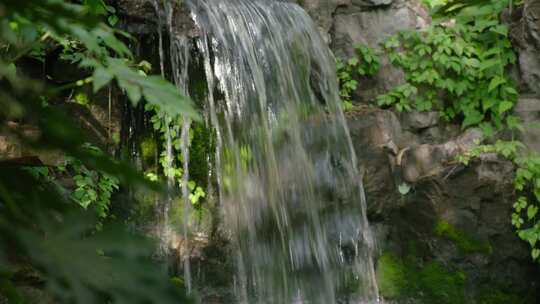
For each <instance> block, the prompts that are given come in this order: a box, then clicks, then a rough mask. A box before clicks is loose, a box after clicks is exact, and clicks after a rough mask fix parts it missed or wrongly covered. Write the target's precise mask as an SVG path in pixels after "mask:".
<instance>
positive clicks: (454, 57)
mask: <svg viewBox="0 0 540 304" xmlns="http://www.w3.org/2000/svg"><path fill="white" fill-rule="evenodd" d="M507 6H508V1H506V0H493V1H489V2H486V3H483V4H481V5H477V6H472V7H469V8H467V9H463V10H462V11H460V12H459V14H457V15H456V16H455V17H454V19H451V20H448V19H447V20H444V21H445V22H442V21H439V22H438V23H436V24H434V25H432V26H430V27H428V28H427V29H425V30H423V31H408V32H401V33H399V34H397V35H395V36H393V37H391V38H389V39H388V40H387V41H386V42H385V43H384V48H385V49H386V51H387V52H388V54H389V58H390V60H391V62H392V63H393V64H394V65H396V66H399V67H401V68H402V69H403V70H404V72H405V80H406V83H405V84H403V85H400V86H397V87H395V88H394V89H392V90H391V91H390V92H388V93H387V94H384V95H381V96H379V97H378V104H379V105H380V106H392V107H395V108H396V110H398V111H400V112H401V111H410V110H412V109H416V110H419V111H428V110H439V111H440V113H441V115H442V117H444V118H446V119H447V120H455V119H458V120H460V121H461V122H462V126H463V127H464V128H465V127H468V126H475V125H479V126H480V127H482V128H483V130H484V132H485V133H487V134H488V135H490V134H493V133H494V130H497V129H500V128H502V127H503V126H504V125H505V124H507V125H509V126H515V125H516V122H517V121H516V118H515V117H513V116H511V115H510V114H509V113H510V110H511V109H512V108H513V106H514V105H515V103H516V101H517V97H518V93H517V90H516V87H515V84H514V83H513V81H512V79H511V78H510V76H509V75H508V73H507V68H508V66H509V65H511V64H513V63H515V61H516V56H515V54H514V52H513V50H512V45H511V43H510V40H509V39H508V29H507V27H506V26H505V25H503V24H501V22H500V21H499V15H500V13H501V11H502V10H503V9H504V8H505V7H507Z"/></svg>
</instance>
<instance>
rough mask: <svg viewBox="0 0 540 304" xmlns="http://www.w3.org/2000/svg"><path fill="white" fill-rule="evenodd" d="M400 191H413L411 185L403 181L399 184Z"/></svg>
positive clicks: (402, 193) (404, 193) (404, 192)
mask: <svg viewBox="0 0 540 304" xmlns="http://www.w3.org/2000/svg"><path fill="white" fill-rule="evenodd" d="M398 191H399V193H400V194H401V195H406V194H407V193H409V192H410V191H411V186H409V184H407V183H402V184H401V185H399V186H398Z"/></svg>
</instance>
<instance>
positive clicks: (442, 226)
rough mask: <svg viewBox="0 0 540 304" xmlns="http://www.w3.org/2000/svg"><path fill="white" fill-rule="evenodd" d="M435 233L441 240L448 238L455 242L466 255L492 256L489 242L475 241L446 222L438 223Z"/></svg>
mask: <svg viewBox="0 0 540 304" xmlns="http://www.w3.org/2000/svg"><path fill="white" fill-rule="evenodd" d="M434 233H435V235H437V236H439V237H441V238H446V239H448V240H450V241H452V242H454V243H455V244H456V245H457V246H458V248H459V250H460V251H461V252H462V253H464V254H470V253H482V254H485V255H490V254H491V253H492V248H491V245H490V244H489V242H482V241H478V240H475V239H473V238H471V237H469V236H467V235H466V234H465V233H464V232H462V231H460V230H458V229H456V228H455V227H454V226H452V225H451V224H450V223H448V222H446V221H444V220H439V221H437V223H436V224H435V228H434Z"/></svg>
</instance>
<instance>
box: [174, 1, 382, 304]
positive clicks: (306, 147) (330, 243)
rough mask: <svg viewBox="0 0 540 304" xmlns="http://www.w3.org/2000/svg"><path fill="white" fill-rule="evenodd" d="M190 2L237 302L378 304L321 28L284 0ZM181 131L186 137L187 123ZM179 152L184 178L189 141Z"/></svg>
mask: <svg viewBox="0 0 540 304" xmlns="http://www.w3.org/2000/svg"><path fill="white" fill-rule="evenodd" d="M186 2H187V5H188V7H189V8H190V10H191V13H192V17H193V19H194V21H195V23H196V25H197V27H198V28H199V30H200V37H199V40H198V42H197V47H198V49H199V51H200V53H201V54H202V57H203V65H204V69H205V75H206V81H207V85H208V94H207V96H206V99H207V100H206V109H207V113H206V116H207V117H209V118H210V122H211V124H212V127H213V129H214V131H215V134H216V137H217V151H216V164H215V168H216V175H217V178H218V185H219V198H220V206H221V208H222V211H223V217H224V218H223V223H224V228H225V229H226V230H227V231H229V232H230V236H231V239H232V240H233V243H234V245H235V248H236V256H235V259H236V265H237V275H236V277H235V278H234V281H235V287H236V288H235V289H236V295H237V297H238V302H239V303H249V304H253V303H268V304H269V303H276V304H286V303H313V304H317V303H320V304H333V303H342V302H345V303H371V302H376V301H377V300H378V290H377V284H376V280H375V274H374V267H373V260H372V252H373V247H374V244H373V238H372V236H371V231H370V228H369V224H368V221H367V217H366V199H365V196H364V190H363V185H362V183H361V177H360V176H359V173H358V167H357V166H358V164H357V160H356V156H355V152H354V149H353V147H352V144H351V139H350V136H349V132H348V129H347V126H346V123H345V119H344V116H343V113H342V110H341V106H340V104H341V102H340V100H339V97H338V84H337V79H336V75H335V62H334V59H333V56H332V54H331V52H330V51H329V49H328V47H327V45H326V44H325V43H324V42H323V40H322V38H321V36H320V34H319V33H318V31H317V27H316V25H315V24H314V23H313V22H312V20H311V19H310V18H309V16H308V15H307V14H306V13H305V11H304V10H303V9H302V8H300V7H299V6H298V5H296V4H291V3H289V2H287V1H282V0H187V1H186ZM166 7H168V10H166V11H168V12H171V11H172V9H171V6H167V5H166ZM168 16H172V13H171V14H168ZM169 18H171V17H169ZM172 21H173V20H167V24H169V26H170V28H169V34H170V35H171V56H172V58H171V62H172V66H173V73H174V78H175V81H176V83H177V85H179V88H180V89H186V86H187V85H185V86H183V84H186V83H187V82H186V79H188V77H189V75H187V65H188V62H189V54H188V53H187V51H186V50H187V49H186V47H185V45H186V43H187V42H186V41H187V38H186V37H177V36H175V35H176V34H175V31H174V29H173V28H172V24H173V22H172ZM183 127H184V128H183V131H185V132H187V131H186V130H189V122H186V121H184V124H183ZM182 135H183V138H185V137H184V136H186V133H184V132H182ZM182 148H183V149H182V151H183V155H184V157H187V158H185V159H184V164H185V168H184V170H185V172H188V169H189V167H188V164H189V155H188V153H184V152H187V150H186V151H184V149H187V148H188V145H187V143H185V144H184V145H183V147H182ZM186 155H187V156H186ZM188 177H189V175H188V174H185V178H188ZM186 181H187V180H186ZM183 184H184V185H185V184H187V183H183ZM183 190H186V189H183ZM186 194H187V193H186V192H184V197H187V195H186ZM188 203H189V202H188ZM188 203H186V206H188V205H189V204H188ZM186 208H188V207H186ZM188 211H189V210H188V209H186V212H185V215H187V214H188ZM186 223H187V218H186ZM188 228H189V227H185V229H184V231H186V232H187V230H188ZM186 237H187V234H186ZM185 260H186V264H185V266H184V273H185V279H186V282H188V286H190V285H189V284H190V283H189V282H190V271H189V260H188V259H185ZM231 280H232V279H231Z"/></svg>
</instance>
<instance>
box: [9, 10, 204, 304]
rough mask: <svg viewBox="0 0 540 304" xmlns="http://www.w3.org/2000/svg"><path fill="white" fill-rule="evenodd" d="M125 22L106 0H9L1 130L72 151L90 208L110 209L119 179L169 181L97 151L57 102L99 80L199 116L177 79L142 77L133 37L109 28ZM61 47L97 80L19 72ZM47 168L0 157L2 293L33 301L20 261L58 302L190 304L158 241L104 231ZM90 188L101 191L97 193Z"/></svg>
mask: <svg viewBox="0 0 540 304" xmlns="http://www.w3.org/2000/svg"><path fill="white" fill-rule="evenodd" d="M106 22H107V23H108V24H107V23H106ZM115 23H116V21H115V17H114V11H113V9H112V8H111V7H110V6H108V5H106V4H105V3H104V2H103V1H101V0H85V1H82V3H81V2H79V3H75V1H72V2H68V1H63V0H39V1H30V0H26V1H20V0H1V1H0V132H2V133H10V134H11V135H13V136H16V137H17V138H18V139H19V140H20V141H21V142H22V143H24V144H25V145H27V146H28V147H31V148H32V149H33V150H35V151H40V150H46V151H48V150H54V151H60V152H62V153H63V154H64V155H67V156H69V157H71V159H72V160H73V161H72V162H71V167H72V168H71V170H74V172H77V168H78V169H79V171H80V173H81V174H77V175H76V176H80V178H76V187H77V189H78V190H81V191H82V192H84V193H82V192H81V191H79V192H77V191H78V190H76V192H77V193H79V194H80V195H79V194H77V195H76V199H77V201H79V202H80V204H81V205H83V207H84V205H89V204H92V203H95V204H96V205H101V206H102V207H103V208H105V206H106V205H107V201H108V200H109V199H110V194H111V192H112V190H113V189H114V188H115V187H116V183H117V182H116V181H118V182H120V183H122V184H124V185H130V186H136V187H139V188H149V189H154V190H159V189H161V187H160V186H159V185H158V184H155V183H152V182H150V181H148V180H147V179H146V178H145V177H144V176H142V175H141V174H139V173H138V172H136V170H134V169H132V168H131V167H130V166H129V165H127V164H124V163H119V162H117V161H114V160H112V159H111V158H110V157H109V156H108V155H106V154H105V153H96V151H94V150H92V149H88V148H87V146H86V144H85V143H86V141H87V140H86V137H85V136H84V133H83V132H82V131H81V129H80V127H79V125H78V124H77V123H76V122H74V121H73V120H71V119H70V117H69V116H68V115H67V114H66V113H64V112H62V111H61V110H59V109H58V108H57V107H53V106H49V102H48V101H49V100H53V99H54V97H55V96H57V95H59V94H61V93H63V92H64V91H65V90H66V89H69V88H73V87H77V86H82V85H84V84H87V83H90V82H92V83H93V86H94V91H98V90H100V89H102V88H103V87H105V86H108V85H116V86H118V87H119V88H120V89H122V90H123V91H125V92H126V93H127V96H128V98H129V100H130V101H131V102H132V103H134V104H136V103H138V102H140V101H141V100H142V99H143V98H144V99H145V100H146V101H147V102H148V103H150V104H154V105H159V107H160V108H162V109H164V110H166V111H168V112H169V113H173V114H183V115H187V116H188V117H190V118H192V119H197V118H198V115H197V113H196V112H195V111H194V110H193V108H192V107H191V103H190V101H189V100H188V99H187V98H186V97H184V96H182V95H181V94H179V93H178V91H177V89H176V87H175V86H174V85H172V84H171V83H169V82H167V81H166V80H164V79H162V78H161V77H160V76H147V75H146V74H144V73H140V70H139V66H140V65H139V64H137V63H136V62H134V61H133V55H132V54H131V52H130V50H129V48H128V47H127V46H126V44H125V43H124V42H123V41H126V40H130V39H133V38H132V37H130V36H129V35H128V34H126V33H123V32H121V31H118V30H116V29H113V28H111V27H110V26H109V25H114V24H115ZM58 51H60V53H61V56H60V59H61V60H64V61H68V62H69V63H71V64H76V65H77V66H78V67H79V69H80V70H81V71H82V72H83V75H84V73H86V75H87V76H86V77H83V78H82V79H73V82H72V83H70V84H65V85H62V86H54V85H52V84H51V83H50V82H45V81H43V79H42V78H33V77H31V76H29V75H26V74H25V73H24V71H23V69H19V62H20V61H21V60H24V59H25V58H33V59H36V60H41V61H44V60H46V57H47V55H48V54H50V53H52V52H58ZM113 81H115V82H113ZM44 101H47V102H44ZM8 122H17V123H24V124H31V125H33V126H34V127H36V128H37V129H38V130H39V136H29V135H28V134H26V133H25V132H22V131H17V130H16V129H12V128H8V127H7V126H8ZM92 172H99V174H98V175H99V176H97V177H99V178H96V179H93V178H90V180H91V182H88V181H89V179H88V178H87V177H89V176H93V174H94V173H92ZM47 174H48V173H47V172H46V170H45V169H39V168H34V169H33V170H30V171H29V170H28V169H27V168H23V167H21V166H20V164H18V163H17V162H13V161H11V160H9V159H8V160H1V161H0V295H1V296H2V297H5V298H7V300H8V301H9V303H26V301H27V299H26V298H25V297H26V295H25V294H24V292H21V290H22V289H21V288H20V286H19V283H21V282H19V281H18V280H17V278H18V277H20V275H21V273H20V272H21V270H20V269H21V267H20V265H25V267H30V268H31V269H33V270H35V271H36V272H37V273H39V278H40V280H42V281H41V282H40V283H39V286H40V287H39V288H42V289H44V291H45V292H46V293H47V294H49V295H51V297H53V298H54V300H55V302H57V303H188V301H189V300H188V299H187V298H186V296H185V295H184V294H183V291H182V290H181V289H182V287H180V288H179V287H178V286H175V284H173V283H172V282H171V281H170V280H169V279H168V278H167V274H166V273H165V272H164V271H163V270H164V268H163V267H159V265H157V264H156V263H155V262H153V261H152V260H151V258H150V257H151V255H152V254H153V253H154V251H155V247H154V245H153V242H152V241H150V240H148V239H144V238H142V237H139V236H136V235H134V234H132V233H130V232H128V231H127V230H126V228H124V227H122V226H121V225H118V224H115V223H114V222H113V221H110V222H107V223H105V225H104V226H103V227H102V229H100V230H101V231H96V230H95V227H96V224H97V223H98V222H99V220H98V218H97V217H96V215H95V214H93V213H88V212H86V211H85V210H84V209H83V208H81V206H78V205H77V204H73V203H70V202H69V200H70V198H69V197H68V196H66V195H65V193H62V191H59V189H58V187H56V186H55V185H54V183H50V182H47V181H44V179H43V176H45V175H47ZM105 177H106V178H105ZM102 181H105V182H102ZM90 188H92V189H94V191H95V192H101V193H96V195H95V197H94V196H92V197H91V198H88V197H87V196H88V195H90V194H91V191H90V190H91V189H90ZM100 199H101V200H102V201H101V202H100V201H99V200H100ZM103 208H102V209H103ZM103 212H105V210H101V212H98V215H103ZM22 283H25V282H22Z"/></svg>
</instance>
